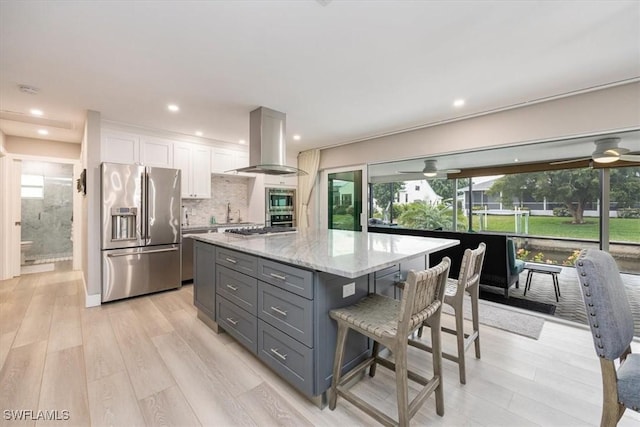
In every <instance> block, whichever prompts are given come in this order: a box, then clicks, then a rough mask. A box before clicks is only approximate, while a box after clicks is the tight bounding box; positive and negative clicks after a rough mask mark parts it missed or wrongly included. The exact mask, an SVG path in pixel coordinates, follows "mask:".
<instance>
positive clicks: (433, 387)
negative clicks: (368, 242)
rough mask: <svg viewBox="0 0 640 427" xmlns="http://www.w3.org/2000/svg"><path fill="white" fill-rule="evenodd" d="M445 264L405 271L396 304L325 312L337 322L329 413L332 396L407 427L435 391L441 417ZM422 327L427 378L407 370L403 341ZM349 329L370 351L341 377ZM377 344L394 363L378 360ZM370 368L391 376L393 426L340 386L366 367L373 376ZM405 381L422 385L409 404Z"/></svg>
mask: <svg viewBox="0 0 640 427" xmlns="http://www.w3.org/2000/svg"><path fill="white" fill-rule="evenodd" d="M450 265H451V260H450V259H449V258H447V257H445V258H443V259H442V262H441V263H440V264H438V265H436V266H435V267H432V268H430V269H428V270H423V271H418V272H416V271H413V270H411V271H410V272H409V274H408V276H407V281H406V284H405V288H404V292H403V296H402V300H401V301H397V300H395V299H393V298H389V297H385V296H382V295H377V294H372V295H368V296H367V297H365V298H363V299H362V300H360V301H359V302H358V303H357V304H355V305H352V306H349V307H345V308H340V309H335V310H331V311H330V312H329V315H330V316H331V318H332V319H334V320H335V321H336V322H337V323H338V337H337V342H336V353H335V358H334V362H333V380H332V382H331V392H330V397H329V408H330V409H332V410H333V409H335V407H336V401H337V398H338V395H340V396H341V397H343V398H344V399H346V400H348V401H349V402H351V403H353V404H354V405H355V406H357V407H358V408H360V409H361V410H362V411H364V412H365V413H367V414H368V415H370V416H372V417H373V418H374V419H376V420H377V421H379V422H380V423H382V424H384V425H389V426H393V425H400V426H407V425H409V419H410V418H411V417H412V416H413V415H415V413H416V412H418V409H420V406H421V405H422V403H424V401H425V400H426V399H427V397H429V396H430V395H431V394H432V393H434V392H435V399H436V412H437V414H438V415H440V416H442V415H444V393H443V390H442V354H441V346H440V314H441V311H442V301H443V298H444V290H445V286H446V282H447V276H448V275H449V267H450ZM423 323H427V324H428V325H429V326H430V328H431V340H432V344H433V355H432V358H433V377H431V378H430V379H427V378H425V377H423V376H422V375H419V374H417V373H415V372H412V371H410V370H409V369H408V368H407V346H408V344H409V339H408V338H407V337H408V336H409V334H411V333H413V332H414V331H416V330H417V329H418V328H419V327H420V326H421V325H422V324H423ZM350 329H352V330H354V331H356V332H358V333H361V334H363V335H365V336H367V337H369V338H371V339H372V340H374V345H373V352H372V355H371V357H370V358H368V359H367V360H365V361H364V362H362V363H361V364H359V365H358V366H356V367H355V368H353V369H352V370H351V371H349V372H348V373H346V374H345V375H344V376H342V375H341V372H340V367H341V366H342V360H343V357H344V349H345V343H346V339H347V333H348V332H349V330H350ZM380 345H382V346H385V347H387V348H388V349H389V350H390V351H391V352H392V353H393V355H394V357H395V363H393V362H391V361H389V360H387V359H383V358H381V357H380V356H379V354H378V351H379V349H380ZM376 364H380V365H382V366H384V367H386V368H388V369H391V370H394V371H395V374H396V387H397V401H398V421H396V420H394V419H392V418H391V417H389V416H388V415H386V414H384V413H383V412H382V411H380V410H379V409H377V408H375V407H374V406H372V405H371V404H369V403H367V402H365V401H364V400H363V399H361V398H360V397H358V396H356V395H355V394H353V393H352V392H350V391H349V389H348V387H347V386H346V384H347V383H349V381H350V380H352V379H353V378H354V377H355V376H356V375H358V374H359V373H360V372H362V371H363V370H365V369H367V368H369V367H371V369H370V371H369V375H370V376H372V377H373V376H374V375H375V367H376ZM408 379H411V380H412V381H415V382H418V383H419V384H421V385H423V386H424V387H423V388H422V389H421V390H420V392H419V393H418V395H417V396H416V397H415V398H414V399H413V400H412V401H411V402H410V403H409V401H408Z"/></svg>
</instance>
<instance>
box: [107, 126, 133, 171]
mask: <svg viewBox="0 0 640 427" xmlns="http://www.w3.org/2000/svg"><path fill="white" fill-rule="evenodd" d="M101 140H102V141H101V144H100V146H101V149H100V161H101V162H109V163H124V164H134V163H140V137H139V136H138V135H133V134H128V133H124V132H114V131H102V137H101Z"/></svg>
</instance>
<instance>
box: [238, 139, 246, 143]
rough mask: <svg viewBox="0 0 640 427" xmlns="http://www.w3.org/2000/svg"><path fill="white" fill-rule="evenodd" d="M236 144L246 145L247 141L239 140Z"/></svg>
mask: <svg viewBox="0 0 640 427" xmlns="http://www.w3.org/2000/svg"><path fill="white" fill-rule="evenodd" d="M238 142H239V143H240V144H246V143H247V141H245V140H244V139H241V140H239V141H238Z"/></svg>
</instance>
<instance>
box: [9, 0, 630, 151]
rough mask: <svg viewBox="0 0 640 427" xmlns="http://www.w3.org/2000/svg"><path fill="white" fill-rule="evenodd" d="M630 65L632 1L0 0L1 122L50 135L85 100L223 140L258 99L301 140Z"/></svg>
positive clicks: (72, 124) (435, 117)
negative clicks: (39, 118)
mask: <svg viewBox="0 0 640 427" xmlns="http://www.w3.org/2000/svg"><path fill="white" fill-rule="evenodd" d="M326 3H328V4H327V5H326V6H323V4H326ZM639 77H640V2H638V1H635V0H633V1H588V2H587V1H553V2H551V1H511V2H506V1H456V2H450V1H338V0H334V1H330V2H327V1H316V0H299V1H262V0H261V1H246V0H245V1H200V2H181V1H153V2H141V1H137V2H134V1H2V2H0V94H1V96H0V110H2V113H1V114H2V115H0V129H1V130H2V131H3V132H4V133H5V134H7V135H17V136H25V137H32V138H38V137H39V136H38V135H37V134H36V132H35V131H36V129H37V128H38V127H37V125H38V123H35V124H34V123H25V121H28V119H29V117H28V114H29V113H28V111H29V109H30V108H33V107H37V108H40V109H42V110H44V112H45V118H46V119H48V120H50V122H49V123H48V124H49V130H50V134H49V136H47V137H46V138H48V139H53V140H61V141H68V142H79V141H80V138H81V134H82V127H83V123H84V118H85V112H86V110H88V109H91V110H96V111H99V112H101V114H102V118H103V119H106V120H112V121H117V122H123V123H130V124H134V125H138V126H144V127H149V128H154V129H164V130H168V131H173V132H179V133H183V134H188V135H193V134H194V132H195V131H196V130H201V131H202V132H204V136H205V137H206V138H211V139H214V140H222V141H227V142H233V143H236V142H237V141H238V140H240V139H245V140H248V137H249V112H250V111H251V110H253V109H254V108H256V107H258V106H266V107H269V108H273V109H276V110H279V111H282V112H285V113H287V127H288V140H287V144H288V148H289V150H293V151H300V150H303V149H307V148H311V147H324V146H329V145H334V144H341V143H347V142H351V141H356V140H362V139H366V138H369V137H373V136H377V135H381V134H386V133H390V132H397V131H400V130H403V129H407V128H412V127H416V126H422V125H427V124H432V123H437V122H440V121H444V120H451V119H455V118H459V117H464V116H468V115H473V114H477V113H480V112H485V111H491V110H494V109H500V108H505V107H509V106H516V105H521V104H524V103H527V102H531V101H535V100H540V99H544V98H547V97H553V96H557V95H561V94H566V93H571V92H574V91H581V90H585V89H588V88H593V87H599V86H603V85H609V84H613V83H616V82H621V81H629V80H634V79H638V78H639ZM19 84H27V85H31V86H34V87H37V88H39V89H40V93H39V94H37V95H29V94H26V93H23V92H21V91H20V90H19V89H18V85H19ZM457 98H464V99H466V105H465V106H463V107H461V108H455V107H453V105H452V103H453V101H454V100H455V99H457ZM170 102H173V103H176V104H178V105H180V108H181V111H180V112H179V113H177V114H174V113H170V112H168V111H167V109H166V105H167V104H168V103H170ZM296 133H297V134H300V135H301V136H302V140H301V141H293V140H292V138H291V135H293V134H296ZM623 145H624V144H623ZM583 146H584V144H583Z"/></svg>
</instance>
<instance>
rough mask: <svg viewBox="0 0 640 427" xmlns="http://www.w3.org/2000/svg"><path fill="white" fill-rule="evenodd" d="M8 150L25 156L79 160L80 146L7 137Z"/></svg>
mask: <svg viewBox="0 0 640 427" xmlns="http://www.w3.org/2000/svg"><path fill="white" fill-rule="evenodd" d="M6 149H7V151H8V152H10V153H12V154H20V155H24V156H36V157H51V158H52V161H55V160H54V159H56V158H58V159H79V158H80V144H73V143H69V142H60V141H50V140H45V139H35V138H24V137H20V136H7V137H6Z"/></svg>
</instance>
